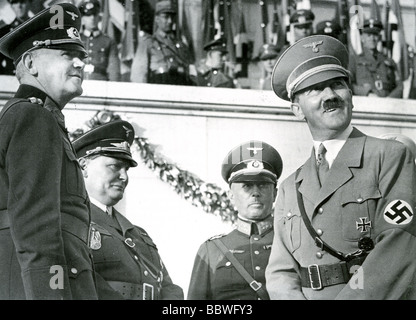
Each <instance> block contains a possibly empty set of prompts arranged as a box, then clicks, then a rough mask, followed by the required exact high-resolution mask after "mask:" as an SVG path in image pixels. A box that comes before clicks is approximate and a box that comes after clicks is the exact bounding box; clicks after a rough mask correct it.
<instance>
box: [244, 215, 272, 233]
mask: <svg viewBox="0 0 416 320" xmlns="http://www.w3.org/2000/svg"><path fill="white" fill-rule="evenodd" d="M253 225H254V226H256V228H257V231H258V233H257V232H256V233H254V232H253V229H255V228H253ZM271 229H273V216H272V215H269V216H267V217H266V218H265V219H264V220H261V221H250V220H246V219H243V218H241V217H240V216H239V217H238V220H237V230H238V231H240V232H241V233H244V234H246V235H248V236H251V235H253V234H258V235H264V234H266V233H267V232H269V231H270V230H271Z"/></svg>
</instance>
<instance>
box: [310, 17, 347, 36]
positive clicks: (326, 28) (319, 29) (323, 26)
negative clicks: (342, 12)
mask: <svg viewBox="0 0 416 320" xmlns="http://www.w3.org/2000/svg"><path fill="white" fill-rule="evenodd" d="M341 31H342V30H341V26H340V25H339V23H337V22H335V21H334V20H324V21H321V22H319V23H318V24H317V25H316V34H324V35H327V36H331V37H335V38H336V37H337V36H338V35H339V34H340V33H341Z"/></svg>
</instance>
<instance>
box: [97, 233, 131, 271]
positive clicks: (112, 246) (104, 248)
mask: <svg viewBox="0 0 416 320" xmlns="http://www.w3.org/2000/svg"><path fill="white" fill-rule="evenodd" d="M94 228H95V229H96V230H97V231H98V232H99V233H100V241H101V246H100V247H99V249H94V248H93V250H92V255H93V257H94V263H98V264H100V263H110V262H120V261H121V260H120V255H121V254H122V253H123V252H125V248H124V245H123V243H122V242H121V241H120V240H118V239H115V238H114V237H113V236H112V235H111V233H110V232H108V231H107V230H106V229H104V228H102V227H101V226H99V225H94Z"/></svg>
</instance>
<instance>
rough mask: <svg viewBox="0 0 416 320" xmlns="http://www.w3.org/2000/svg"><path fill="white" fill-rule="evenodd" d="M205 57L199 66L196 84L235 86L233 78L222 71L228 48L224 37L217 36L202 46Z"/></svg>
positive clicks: (202, 85)
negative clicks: (217, 37)
mask: <svg viewBox="0 0 416 320" xmlns="http://www.w3.org/2000/svg"><path fill="white" fill-rule="evenodd" d="M204 50H205V52H206V59H205V61H204V63H203V65H202V66H201V67H200V68H199V71H198V77H197V79H196V84H197V85H198V86H201V87H218V88H235V84H234V80H233V79H232V78H231V77H229V76H228V75H226V74H225V73H224V64H225V61H226V58H227V54H228V50H227V45H226V42H225V40H224V39H222V38H219V39H215V40H212V41H210V42H208V43H207V44H206V45H205V46H204Z"/></svg>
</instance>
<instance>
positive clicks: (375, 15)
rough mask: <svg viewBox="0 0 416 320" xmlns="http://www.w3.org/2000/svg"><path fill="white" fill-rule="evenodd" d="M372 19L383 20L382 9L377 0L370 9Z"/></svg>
mask: <svg viewBox="0 0 416 320" xmlns="http://www.w3.org/2000/svg"><path fill="white" fill-rule="evenodd" d="M370 19H374V20H378V21H380V22H381V21H382V20H381V13H380V7H379V6H378V4H377V1H376V0H372V1H371V7H370Z"/></svg>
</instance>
